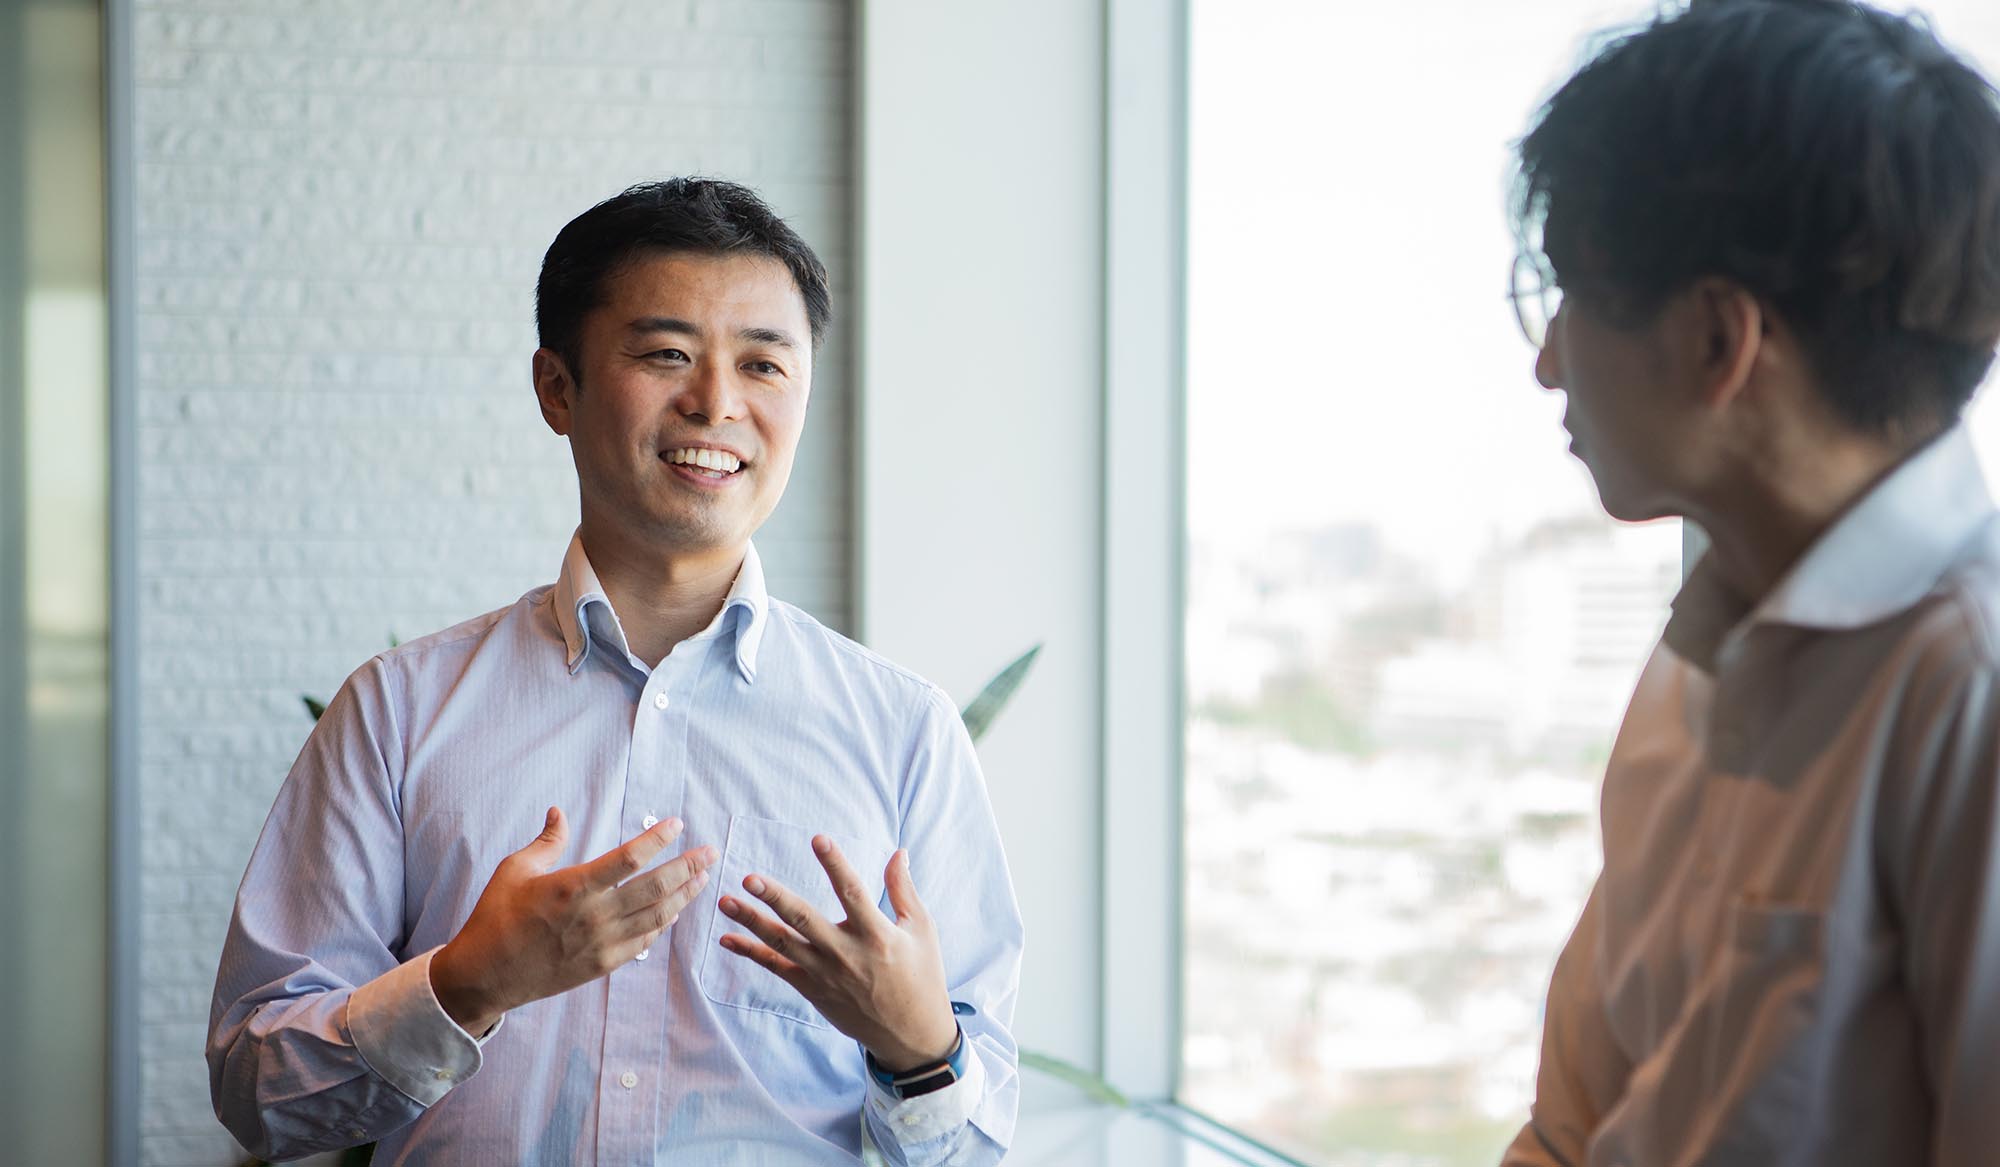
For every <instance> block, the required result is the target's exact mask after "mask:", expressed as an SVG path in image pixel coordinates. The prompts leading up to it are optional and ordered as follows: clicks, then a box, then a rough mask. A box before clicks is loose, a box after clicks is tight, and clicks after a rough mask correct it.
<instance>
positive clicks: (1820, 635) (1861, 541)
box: [1505, 0, 2000, 1167]
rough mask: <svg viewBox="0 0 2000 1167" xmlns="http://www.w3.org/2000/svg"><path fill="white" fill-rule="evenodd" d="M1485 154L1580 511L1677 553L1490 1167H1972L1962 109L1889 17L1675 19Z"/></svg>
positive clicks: (1980, 602) (1990, 543)
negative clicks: (1696, 543) (1596, 839)
mask: <svg viewBox="0 0 2000 1167" xmlns="http://www.w3.org/2000/svg"><path fill="white" fill-rule="evenodd" d="M1520 152H1521V183H1520V187H1519V193H1520V196H1521V197H1520V202H1519V204H1518V214H1519V218H1520V223H1521V226H1522V228H1523V230H1522V235H1523V239H1524V241H1525V246H1524V252H1523V260H1522V262H1521V263H1520V264H1519V265H1517V273H1520V276H1524V277H1526V278H1525V281H1524V285H1523V286H1517V289H1516V290H1517V294H1519V296H1520V299H1521V302H1523V303H1524V305H1527V306H1531V307H1535V306H1544V305H1545V310H1544V311H1542V312H1540V313H1531V314H1526V315H1524V322H1525V323H1526V324H1527V325H1528V328H1527V331H1528V332H1529V334H1530V337H1531V339H1532V340H1533V341H1534V343H1536V344H1537V345H1539V346H1540V354H1539V357H1538V359H1537V361H1536V365H1535V371H1536V374H1537V376H1538V377H1539V378H1540V380H1541V382H1542V383H1543V384H1544V385H1546V386H1547V387H1548V388H1550V389H1553V390H1559V391H1561V392H1563V393H1564V394H1565V395H1566V397H1567V410H1566V413H1565V417H1564V421H1565V425H1566V426H1567V427H1568V429H1569V432H1570V433H1571V434H1572V435H1573V437H1574V439H1575V441H1574V449H1575V451H1576V454H1577V456H1578V457H1579V458H1581V459H1582V460H1583V463H1584V465H1585V466H1586V467H1587V468H1588V469H1589V471H1590V474H1591V476H1592V478H1593V479H1594V480H1595V482H1596V484H1597V490H1598V494H1599V496H1600V498H1601V499H1602V501H1603V504H1604V508H1605V509H1606V510H1607V511H1609V512H1610V513H1611V514H1612V515H1614V516H1616V517H1618V518H1621V519H1630V520H1645V519H1653V518H1659V517H1662V516H1668V515H1681V516H1686V517H1687V518H1689V519H1692V520H1694V521H1695V522H1696V523H1698V524H1699V525H1700V527H1701V529H1702V531H1704V532H1705V533H1706V534H1707V535H1708V536H1709V539H1710V543H1711V546H1710V548H1709V550H1708V551H1707V553H1706V554H1704V555H1703V556H1702V557H1701V559H1700V560H1699V561H1697V562H1696V563H1695V565H1694V568H1693V570H1692V571H1691V572H1690V574H1689V577H1688V579H1687V581H1686V584H1685V585H1684V586H1683V588H1682V590H1681V592H1680V595H1679V596H1678V597H1677V598H1676V599H1675V600H1674V604H1673V613H1672V616H1671V618H1670V619H1669V620H1668V621H1667V625H1666V629H1665V632H1664V634H1663V636H1662V638H1661V643H1660V645H1659V646H1658V648H1657V649H1656V650H1655V651H1654V653H1653V656H1652V659H1651V660H1649V661H1648V662H1647V663H1646V666H1645V669H1644V671H1643V672H1642V674H1641V675H1640V678H1639V682H1638V687H1637V690H1636V691H1635V692H1634V694H1633V696H1632V702H1631V706H1630V708H1629V710H1628V711H1627V713H1626V716H1625V721H1624V724H1623V725H1622V727H1621V728H1620V730H1619V733H1618V737H1617V740H1616V743H1615V745H1614V747H1613V749H1612V754H1611V757H1610V760H1609V762H1608V764H1607V767H1606V771H1605V776H1604V789H1603V815H1602V823H1603V835H1604V851H1603V855H1604V866H1603V871H1602V873H1601V874H1600V876H1599V877H1598V880H1597V884H1596V887H1595V888H1594V889H1593V890H1592V892H1591V894H1590V897H1589V899H1588V900H1587V902H1586V904H1585V906H1584V908H1583V913H1582V917H1581V919H1580V920H1579V922H1578V923H1577V926H1576V931H1575V933H1574V934H1573V935H1572V936H1571V938H1570V941H1569V943H1568V946H1567V947H1566V948H1565V949H1564V950H1563V953H1562V955H1561V958H1560V959H1559V960H1558V962H1557V964H1556V968H1555V973H1554V976H1553V979H1552V982H1551V985H1550V988H1549V995H1548V1008H1547V1013H1546V1018H1547V1020H1546V1026H1545V1031H1544V1036H1543V1042H1542V1061H1541V1069H1540V1072H1539V1076H1538V1079H1537V1087H1536V1093H1535V1102H1534V1110H1533V1114H1532V1117H1531V1119H1530V1120H1529V1121H1528V1123H1527V1124H1526V1125H1525V1126H1524V1127H1523V1128H1522V1130H1521V1131H1520V1134H1519V1137H1518V1138H1517V1139H1516V1140H1515V1141H1514V1143H1513V1145H1512V1147H1511V1148H1510V1149H1509V1150H1508V1151H1507V1152H1506V1155H1505V1163H1506V1165H1507V1167H1696V1165H1704V1164H1708V1165H1716V1167H1722V1165H1734V1164H1744V1165H1750V1164H1756V1165H1759V1167H1782V1165H1786V1164H1796V1165H1800V1167H1804V1165H1808V1164H1810V1165H1812V1167H1847V1165H1853V1167H1888V1165H1892V1164H1893V1165H1895V1167H1905V1165H1908V1167H1975V1165H1984V1164H1990V1163H1992V1162H1994V1161H1995V1155H1996V1148H2000V1057H1996V1053H1995V1051H1996V1050H2000V515H1996V512H1995V509H1994V505H1993V502H1992V499H1991V497H1990V496H1989V493H1988V490H1987V487H1986V484H1985V481H1984V478H1983V476H1982V474H1981V471H1980V468H1979V464H1978V460H1977V459H1976V458H1975V456H1974V454H1973V450H1972V444H1971V441H1970V439H1969V438H1968V436H1967V434H1966V432H1965V430H1964V429H1963V428H1962V426H1961V425H1960V424H1959V419H1960V415H1961V413H1962V411H1963V410H1964V408H1965V406H1966V403H1967V402H1968V400H1969V399H1970V398H1971V397H1972V395H1973V392H1974V390H1975V389H1976V387H1977V386H1978V385H1979V383H1980V381H1981V379H1982V378H1983V377H1984V376H1985V375H1986V374H1987V372H1988V371H1989V369H1991V367H1992V364H1993V358H1994V345H1995V342H1996V340H2000V107H1997V106H1996V96H1995V93H1994V90H1993V88H1992V86H1991V84H1990V83H1989V82H1987V81H1986V80H1985V79H1983V78H1981V77H1980V76H1979V75H1978V74H1976V73H1975V72H1973V71H1972V70H1971V69H1970V68H1968V67H1967V66H1966V65H1965V64H1964V63H1963V62H1962V61H1960V60H1959V59H1958V58H1956V57H1955V56H1954V55H1953V54H1952V53H1951V52H1950V51H1948V50H1947V49H1946V48H1945V47H1944V46H1943V45H1941V44H1940V43H1939V42H1938V41H1937V39H1936V38H1935V37H1934V36H1933V35H1932V33H1931V32H1930V30H1929V29H1928V28H1927V27H1926V26H1925V25H1923V24H1922V23H1920V22H1918V21H1914V20H1910V19H1906V18H1902V17H1898V16H1893V15H1889V14H1885V13H1883V12H1880V11H1878V10H1875V9H1872V8H1869V7H1866V6H1863V5H1858V4H1853V3H1849V2H1847V0H1695V2H1694V3H1693V4H1691V5H1689V6H1687V7H1685V8H1680V7H1674V8H1672V9H1671V10H1670V11H1668V12H1667V14H1666V15H1663V16H1661V17H1660V18H1659V19H1657V20H1656V21H1654V22H1652V23H1651V24H1649V25H1647V26H1646V27H1644V28H1642V29H1640V30H1638V31H1636V32H1632V33H1629V34H1628V35H1625V36H1621V37H1618V38H1616V39H1613V40H1610V41H1608V42H1607V43H1605V45H1604V47H1603V48H1602V49H1601V51H1599V52H1598V54H1597V55H1596V56H1595V57H1594V59H1592V60H1591V61H1590V62H1589V63H1588V64H1586V65H1585V66H1584V67H1583V68H1582V70H1580V71H1579V72H1578V73H1577V74H1576V75H1575V76H1574V77H1572V78H1570V79H1569V80H1568V82H1566V83H1565V84H1564V85H1563V86H1562V88H1561V89H1560V90H1559V91H1558V92H1557V93H1556V94H1555V96H1554V97H1553V98H1552V99H1551V100H1550V101H1549V103H1548V105H1547V106H1546V107H1545V108H1544V109H1543V111H1542V113H1541V116H1540V118H1539V119H1538V121H1537V123H1536V124H1535V126H1534V128H1533V129H1532V131H1531V132H1530V133H1529V134H1528V135H1527V137H1526V138H1525V139H1524V140H1523V142H1522V144H1521V148H1520ZM1517 278H1518V277H1517ZM1558 288H1559V289H1560V295H1561V299H1560V301H1559V307H1558V306H1556V304H1554V303H1549V302H1548V301H1553V300H1554V299H1555V296H1556V294H1557V293H1556V289H1558ZM1544 294H1546V296H1547V301H1545V300H1544ZM1544 323H1545V324H1546V331H1544V329H1543V328H1542V327H1541V325H1542V324H1544Z"/></svg>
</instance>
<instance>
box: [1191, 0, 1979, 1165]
mask: <svg viewBox="0 0 2000 1167" xmlns="http://www.w3.org/2000/svg"><path fill="white" fill-rule="evenodd" d="M1927 8H1928V10H1929V11H1931V12H1932V13H1933V14H1934V15H1935V17H1936V20H1937V23H1938V26H1939V28H1940V31H1941V32H1942V34H1943V35H1944V36H1945V37H1946V39H1948V40H1950V41H1952V42H1953V43H1955V44H1957V45H1958V46H1959V47H1961V48H1962V49H1964V50H1966V51H1968V52H1970V53H1971V54H1972V55H1973V56H1974V57H1975V58H1981V59H1983V61H1984V62H1985V64H1986V67H1987V70H1988V72H1989V73H1991V72H1993V66H1995V65H2000V6H1995V5H1993V4H1992V3H1991V0H1941V2H1939V3H1934V4H1931V5H1928V6H1927ZM1652 10H1653V6H1652V5H1650V4H1633V3H1607V2H1606V0H1542V2H1538V3H1536V4H1532V5H1494V4H1490V3H1484V2H1481V0H1445V2H1436V0H1433V2H1427V3H1412V4H1404V5H1347V4H1325V3H1320V2H1316V0H1194V2H1193V4H1192V22H1193V29H1192V36H1191V38H1190V39H1191V46H1192V47H1191V62H1190V68H1191V85H1190V88H1191V96H1190V147H1189V148H1190V197H1189V253H1188V254H1189V272H1188V315H1189V352H1188V399H1189V401H1188V441H1187V449H1188V465H1187V489H1188V498H1187V504H1188V505H1187V522H1188V537H1189V543H1190V551H1191V560H1190V564H1189V577H1188V581H1187V614H1186V616H1187V624H1186V635H1187V644H1186V659H1185V675H1186V697H1187V708H1188V714H1187V723H1186V727H1185V728H1186V737H1185V750H1186V754H1185V766H1186V771H1185V772H1186V783H1185V786H1186V804H1185V808H1184V814H1185V823H1184V825H1185V831H1184V836H1185V851H1186V855H1185V859H1186V864H1185V870H1186V880H1187V882H1186V885H1185V894H1184V905H1185V906H1184V912H1185V918H1184V938H1185V954H1184V960H1185V964H1184V977H1183V1002H1182V1009H1183V1018H1182V1019H1183V1026H1182V1030H1183V1045H1182V1060H1181V1079H1180V1083H1181V1085H1180V1097H1181V1099H1182V1101H1184V1102H1185V1103H1186V1104H1188V1105H1189V1106H1191V1107H1193V1108H1195V1109H1197V1110H1200V1111H1203V1112H1205V1113H1207V1114H1209V1115H1210V1116H1212V1117H1215V1118H1217V1119H1219V1120H1221V1121H1223V1122H1225V1123H1228V1124H1229V1125H1231V1126H1234V1127H1237V1128H1239V1129H1242V1130H1244V1131H1246V1132H1248V1133H1250V1134H1252V1135H1254V1136H1256V1137H1259V1138H1261V1139H1263V1140H1265V1141H1267V1142H1269V1143H1271V1144H1272V1145H1274V1146H1276V1147H1278V1148H1280V1149H1282V1150H1285V1151H1287V1152H1288V1153H1290V1154H1293V1155H1295V1156H1297V1157H1299V1158H1300V1159H1303V1160H1306V1161H1308V1162H1311V1163H1316V1164H1348V1163H1394V1164H1408V1165H1415V1164H1436V1165H1450V1167H1458V1165H1461V1164H1463V1165H1467V1167H1470V1165H1472V1164H1481V1165H1491V1164H1493V1163H1495V1162H1497V1161H1498V1155H1499V1152H1500V1150H1501V1148H1502V1147H1504V1145H1505V1144H1506V1142H1507V1141H1508V1140H1509V1139H1510V1138H1511V1137H1512V1135H1513V1133H1514V1132H1515V1131H1516V1130H1517V1129H1518V1128H1519V1126H1520V1123H1521V1122H1522V1121H1523V1119H1524V1118H1525V1116H1526V1112H1527V1106H1528V1102H1529V1100H1530V1097H1531V1093H1532V1088H1533V1080H1534V1071H1535V1065H1536V1059H1537V1055H1538V1048H1539V1040H1540V1030H1541V1009H1542V999H1543V996H1544V993H1545V991H1546V987H1547V982H1548V974H1549V970H1550V968H1551V965H1552V963H1553V961H1554V958H1555V954H1556V952H1557V950H1558V949H1559V948H1560V946H1561V944H1562V941H1563V940H1564V938H1565V937H1566V936H1567V934H1568V932H1569V929H1570V927H1571V926H1572V924H1573V923H1574V920H1575V917H1576V914H1577V912H1578V910H1579V909H1580V908H1581V906H1582V902H1583V898H1584V895H1585V893H1586V892H1587V891H1588V888H1589V886H1590V882H1591V880H1592V879H1593V877H1594V876H1595V874H1596V870H1597V866H1598V836H1597V821H1596V818H1597V816H1596V803H1597V792H1598V783H1599V780H1600V778H1601V776H1602V764H1603V762H1604V759H1605V757H1606V754H1607V753H1608V748H1609V744H1610V740H1611V734H1612V732H1613V730H1614V729H1615V727H1616V725H1617V723H1618V719H1619V717H1620V715H1621V714H1622V712H1623V708H1624V704H1625V701H1626V699H1627V697H1628V695H1629V693H1630V689H1631V685H1632V682H1633V680H1634V678H1635V677H1636V676H1637V674H1638V669H1639V666H1640V665H1641V663H1642V661H1643V658H1644V657H1645V655H1646V653H1647V651H1648V649H1649V647H1650V645H1651V643H1652V641H1653V640H1654V638H1655V637H1656V636H1657V635H1658V631H1659V628H1660V626H1661V624H1662V623H1663V621H1664V619H1665V615H1666V604H1667V601H1668V600H1669V599H1670V598H1671V596H1672V594H1673V592H1674V590H1675V589H1676V587H1677V586H1678V583H1679V579H1680V572H1681V566H1682V561H1681V539H1682V536H1681V530H1680V527H1679V524H1677V523H1657V524H1651V525H1646V526H1624V525H1619V524H1615V523H1612V522H1610V521H1609V520H1607V519H1606V518H1605V517H1604V516H1603V514H1602V512H1601V511H1600V510H1599V508H1598V505H1597V500H1596V495H1595V492H1594V490H1593V489H1592V487H1591V485H1590V482H1589V479H1588V477H1587V475H1586V474H1585V472H1584V471H1583V469H1582V467H1581V466H1580V465H1578V464H1577V463H1576V462H1575V461H1574V460H1573V459H1571V458H1570V457H1568V455H1567V454H1566V451H1565V438H1564V436H1563V431H1562V430H1561V428H1560V426H1559V417H1560V412H1561V408H1562V403H1561V400H1560V397H1559V396H1558V395H1555V394H1550V393H1545V392H1542V391H1541V390H1540V389H1539V388H1538V387H1537V386H1536V384H1535V381H1534V378H1533V374H1532V367H1531V365H1532V360H1533V354H1532V353H1531V351H1530V350H1529V349H1528V347H1527V346H1526V344H1525V343H1524V342H1523V341H1522V339H1521V338H1520V336H1519V335H1518V334H1517V333H1516V331H1515V327H1514V323H1513V318H1512V316H1511V314H1510V312H1509V310H1508V308H1507V306H1506V304H1505V302H1504V300H1503V299H1502V297H1501V291H1502V289H1503V288H1504V287H1505V283H1506V280H1505V277H1506V272H1507V267H1508V263H1509V261H1510V259H1511V258H1512V255H1513V250H1514V243H1513V239H1512V237H1511V235H1510V234H1509V233H1508V230H1507V227H1506V222H1505V216H1504V208H1505V182H1506V178H1507V173H1508V162H1509V146H1510V143H1511V141H1512V140H1513V139H1514V138H1515V137H1516V136H1518V135H1519V133H1520V132H1521V131H1522V130H1523V129H1524V128H1525V125H1526V123H1527V121H1528V118H1529V116H1530V113H1531V111H1532V110H1533V109H1534V107H1535V106H1536V105H1537V104H1538V102H1539V101H1540V100H1541V99H1542V98H1543V97H1544V96H1546V94H1547V92H1548V91H1549V89H1550V88H1551V87H1552V86H1553V85H1554V84H1555V83H1557V82H1558V81H1559V80H1560V79H1561V78H1562V77H1563V76H1564V75H1566V73H1567V72H1568V70H1569V69H1570V68H1571V67H1572V66H1573V65H1574V64H1575V63H1577V61H1578V60H1579V59H1580V54H1581V53H1582V52H1583V50H1584V48H1585V47H1586V46H1585V44H1584V36H1585V34H1586V33H1588V32H1590V31H1592V30H1595V29H1599V28H1602V27H1605V26H1606V25H1608V24H1611V23H1614V22H1617V21H1621V20H1630V19H1634V18H1638V17H1642V16H1644V15H1646V14H1649V13H1650V12H1651V11H1652ZM1974 426H1975V430H1976V431H1977V432H1978V433H1979V434H1980V435H1981V437H1982V439H1983V440H1982V445H1983V446H1985V447H1986V448H1987V449H1989V450H1991V451H1994V453H1995V454H2000V407H1995V406H1993V405H1991V404H1990V403H1989V404H1988V405H1987V406H1986V407H1985V408H1983V409H1981V410H1979V411H1977V412H1976V413H1975V417H1974Z"/></svg>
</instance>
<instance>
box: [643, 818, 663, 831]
mask: <svg viewBox="0 0 2000 1167" xmlns="http://www.w3.org/2000/svg"><path fill="white" fill-rule="evenodd" d="M659 825H660V820H659V819H658V818H657V817H655V816H653V815H647V816H646V817H645V818H642V819H640V820H639V829H640V830H642V831H650V830H652V829H653V828H654V827H657V826H659Z"/></svg>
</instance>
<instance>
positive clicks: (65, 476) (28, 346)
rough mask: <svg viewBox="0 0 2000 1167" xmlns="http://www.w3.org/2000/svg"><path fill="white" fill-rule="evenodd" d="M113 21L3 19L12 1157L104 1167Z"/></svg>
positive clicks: (6, 925)
mask: <svg viewBox="0 0 2000 1167" xmlns="http://www.w3.org/2000/svg"><path fill="white" fill-rule="evenodd" d="M102 56H103V43H102V36H101V16H100V13H99V9H98V6H97V5H96V4H95V3H90V2H87V0H37V2H35V3H26V4H11V5H0V886H4V887H5V888H6V889H7V891H6V895H5V896H4V897H0V936H4V937H6V939H5V940H4V941H0V1048H4V1049H5V1050H6V1055H5V1056H4V1057H0V1130H4V1131H5V1132H6V1133H5V1138H6V1140H7V1149H6V1151H5V1152H0V1159H5V1160H6V1161H8V1162H20V1163H53V1162H64V1163H94V1162H103V1161H104V1160H105V1154H106V1145H105V1132H106V1118H107V1114H108V1112H107V1109H106V1101H105V1080H106V1077H105V1039H106V1033H105V1001H106V983H105V980H106V978H105V969H106V966H107V957H108V944H107V928H106V919H107V915H108V909H107V902H108V895H109V890H108V871H107V867H106V859H105V856H106V852H107V847H106V840H107V830H106V813H107V802H106V791H107V788H108V785H109V764H110V763H109V755H108V751H107V747H106V740H107V736H108V734H107V726H108V721H109V713H108V689H109V674H108V670H107V635H108V629H107V615H106V613H107V607H108V600H107V586H108V582H109V569H108V562H107V561H108V529H107V528H108V483H109V480H110V479H109V474H110V471H109V463H108V459H109V432H108V418H107V415H106V409H107V403H108V400H109V390H108V382H107V374H106V359H105V358H106V349H107V346H106V338H105V328H106V323H105V289H104V178H103V155H104V130H103V126H104V123H103V104H102V101H101V94H102V92H103V71H102V66H101V64H100V62H101V60H102Z"/></svg>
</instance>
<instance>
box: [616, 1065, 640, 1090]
mask: <svg viewBox="0 0 2000 1167" xmlns="http://www.w3.org/2000/svg"><path fill="white" fill-rule="evenodd" d="M618 1084H619V1085H620V1086H623V1087H625V1088H626V1089H627V1090H630V1089H632V1088H633V1087H634V1086H637V1085H638V1084H639V1075H637V1074H635V1073H633V1072H632V1071H630V1070H627V1071H625V1072H624V1073H622V1074H620V1075H618Z"/></svg>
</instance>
